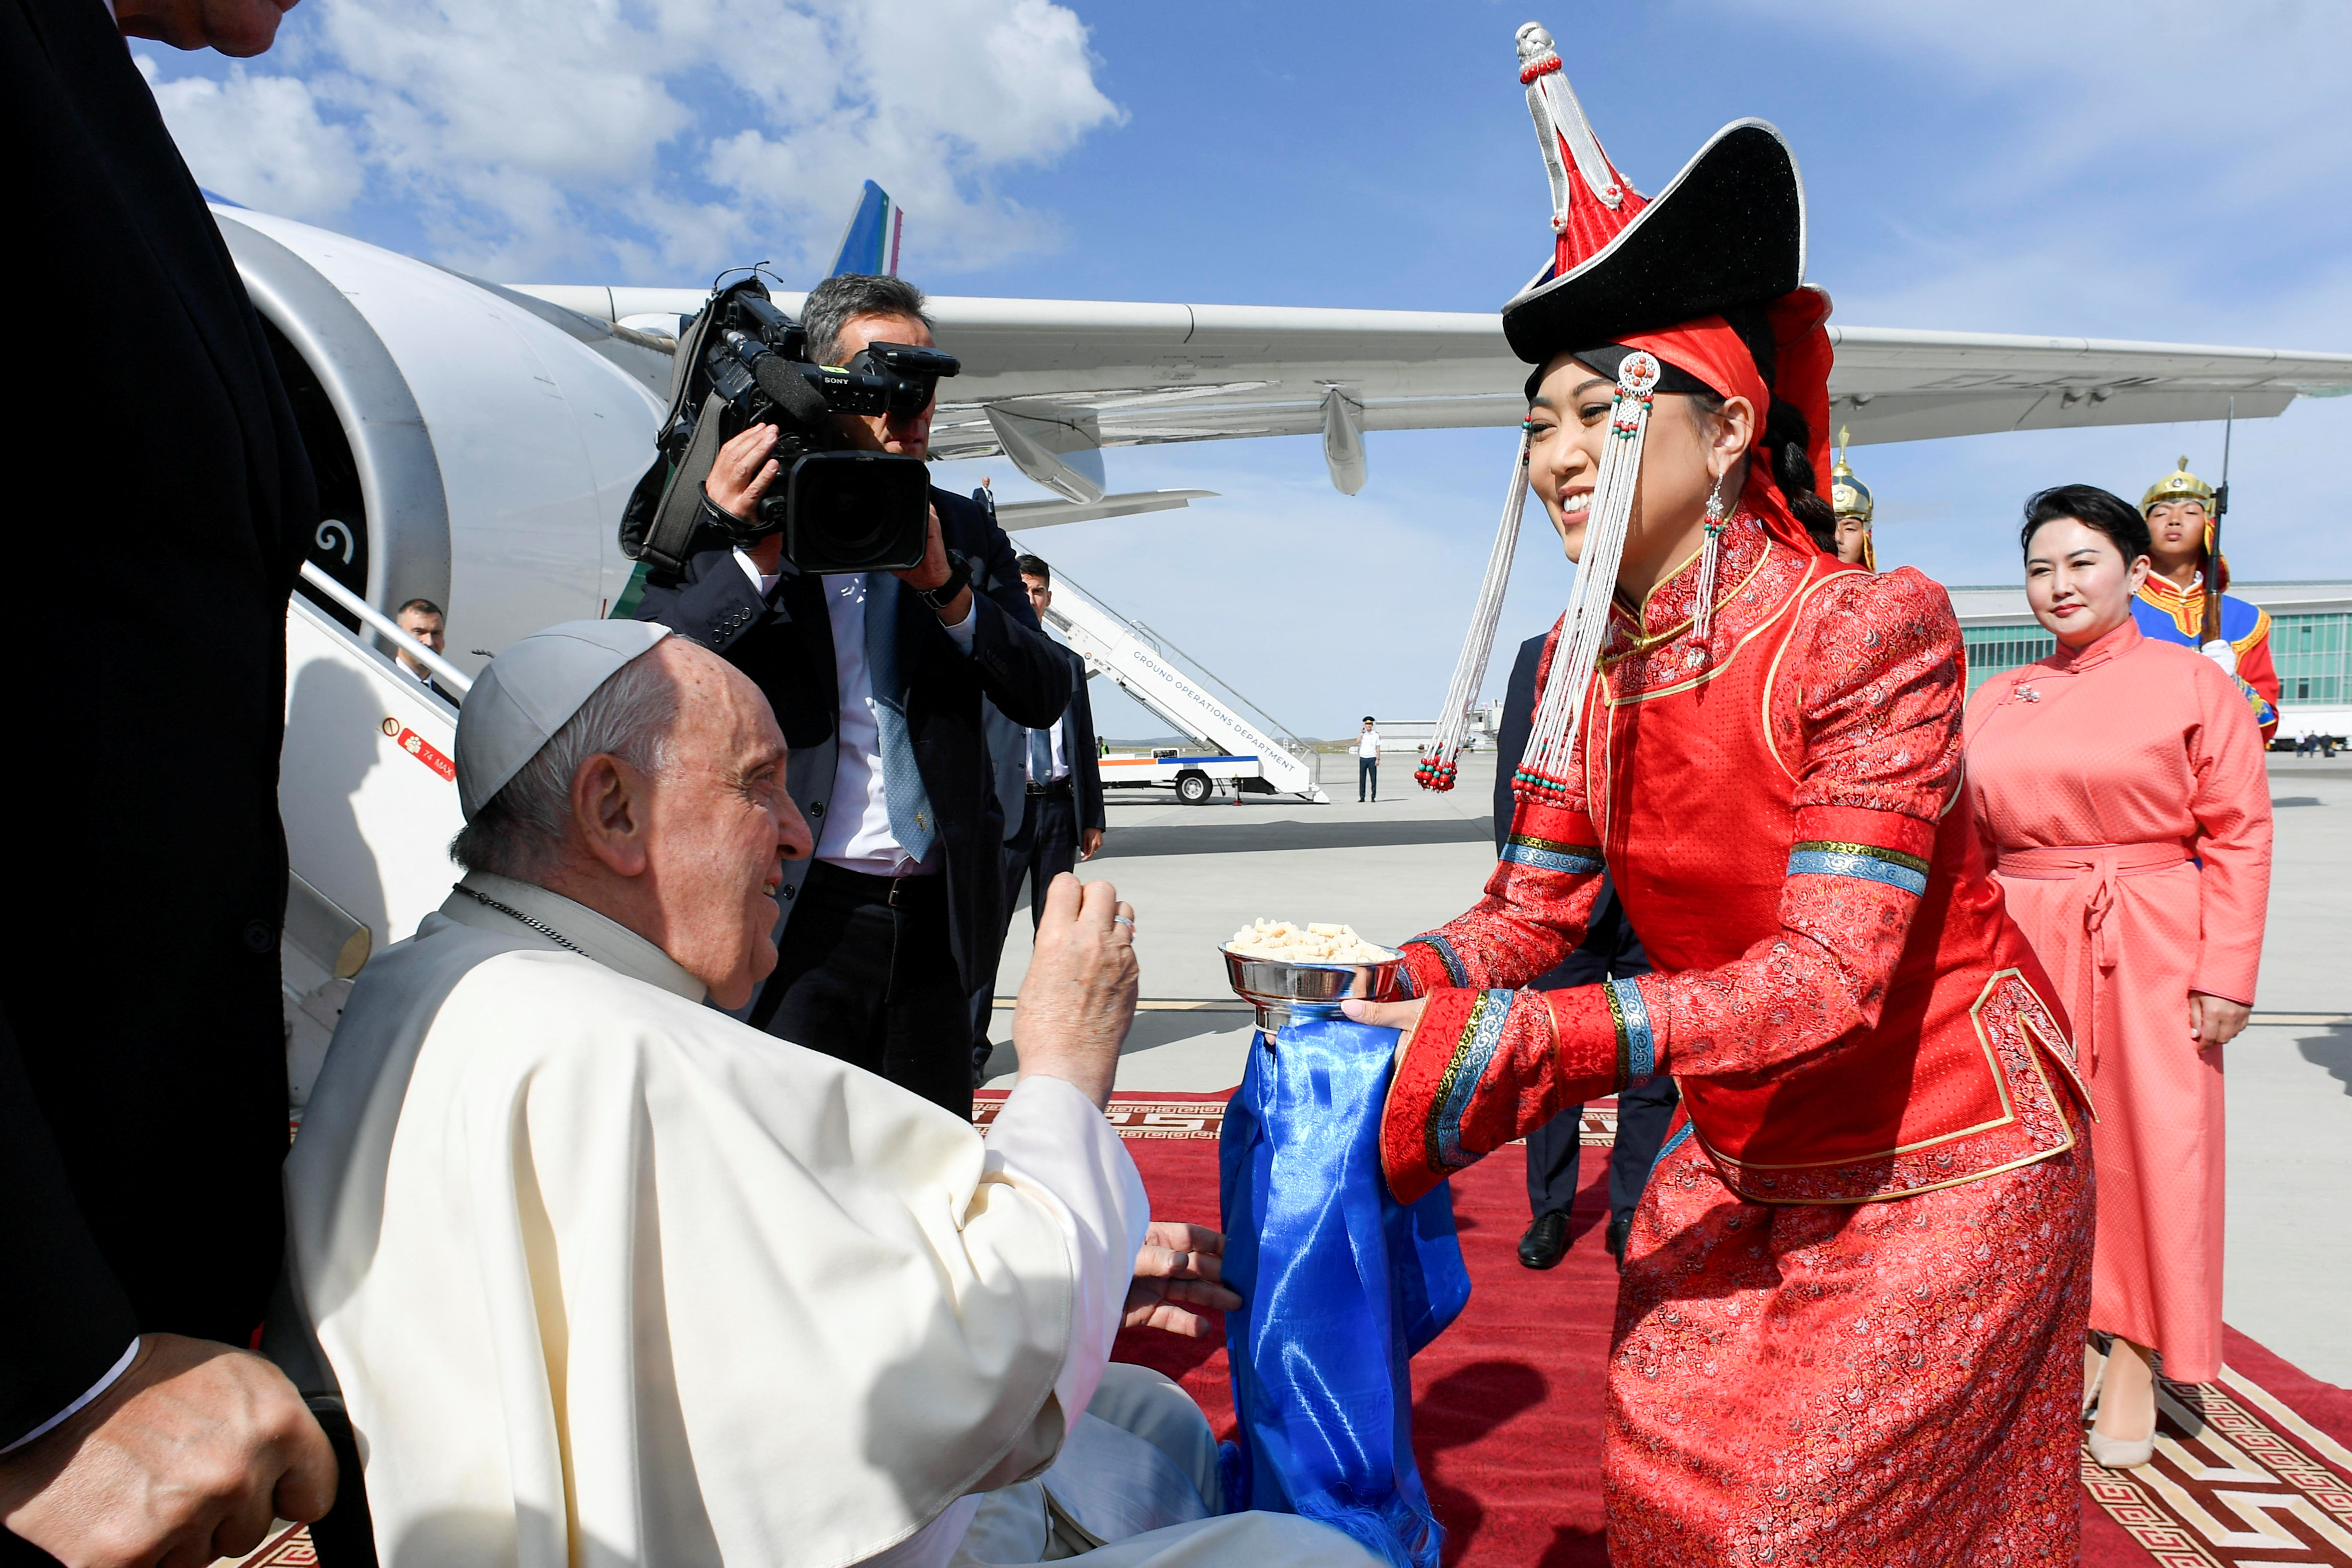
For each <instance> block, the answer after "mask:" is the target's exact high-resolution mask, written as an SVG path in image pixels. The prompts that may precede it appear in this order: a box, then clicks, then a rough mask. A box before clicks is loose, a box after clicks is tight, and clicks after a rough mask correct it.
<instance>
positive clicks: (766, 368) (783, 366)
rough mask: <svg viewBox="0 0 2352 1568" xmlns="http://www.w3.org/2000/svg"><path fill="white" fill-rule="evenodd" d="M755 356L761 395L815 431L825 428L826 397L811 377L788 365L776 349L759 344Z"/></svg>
mask: <svg viewBox="0 0 2352 1568" xmlns="http://www.w3.org/2000/svg"><path fill="white" fill-rule="evenodd" d="M750 357H751V379H752V381H754V382H755V383H757V384H758V385H759V388H760V392H761V395H762V396H764V397H766V398H767V400H768V401H769V402H771V403H772V404H774V405H776V406H777V407H779V408H781V409H782V410H783V411H784V412H785V413H786V414H789V415H790V416H792V417H793V419H794V420H796V421H797V422H799V423H800V424H801V425H803V426H806V427H808V428H809V429H811V430H822V429H824V421H825V416H826V415H827V414H828V413H829V412H831V411H830V410H829V409H827V408H826V407H825V403H824V394H823V393H821V392H819V391H818V390H817V389H816V388H815V387H814V386H811V385H810V384H808V378H807V377H806V376H804V375H803V374H801V373H800V372H799V371H797V370H795V369H793V367H792V365H791V364H790V363H787V362H786V361H785V360H784V358H783V356H782V355H781V354H779V353H776V352H775V351H774V350H772V349H770V348H768V347H766V346H765V345H764V344H761V345H759V352H758V353H756V354H753V355H751V356H750Z"/></svg>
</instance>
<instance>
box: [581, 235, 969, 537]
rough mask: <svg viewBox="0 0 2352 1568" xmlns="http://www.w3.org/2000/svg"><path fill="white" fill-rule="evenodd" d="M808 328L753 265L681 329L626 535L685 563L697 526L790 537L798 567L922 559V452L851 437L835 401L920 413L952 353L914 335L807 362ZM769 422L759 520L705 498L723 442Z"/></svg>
mask: <svg viewBox="0 0 2352 1568" xmlns="http://www.w3.org/2000/svg"><path fill="white" fill-rule="evenodd" d="M807 353H808V333H807V331H806V330H805V329H803V327H802V326H801V325H800V323H798V322H797V321H793V319H792V318H791V317H790V316H788V315H786V314H785V313H784V312H783V311H782V310H779V309H778V308H777V307H776V305H775V303H774V301H773V300H770V299H769V297H768V290H767V288H766V286H765V285H764V284H762V283H761V281H760V279H758V278H757V277H751V278H746V279H742V280H740V281H739V282H736V283H733V284H730V286H729V287H727V288H726V289H722V290H720V291H719V294H718V295H717V296H716V297H714V298H713V299H712V300H711V301H710V303H709V305H708V306H706V307H705V308H704V310H703V311H702V313H701V314H700V315H698V316H697V317H696V318H695V319H694V321H692V322H691V323H689V324H688V327H687V328H686V330H685V331H682V332H681V333H679V335H678V345H677V367H676V369H675V370H674V372H673V374H672V380H671V396H670V412H669V417H668V419H667V421H666V422H665V423H664V424H663V426H662V429H661V433H660V435H659V436H657V437H656V447H658V448H659V449H660V454H661V455H660V457H659V458H657V459H656V462H655V463H654V466H653V468H651V469H649V470H647V472H646V477H645V478H644V479H642V480H640V481H639V482H638V485H637V489H636V492H635V494H634V495H632V496H631V497H630V499H629V505H628V507H627V509H626V510H625V511H624V512H623V513H622V517H621V548H622V550H623V552H625V553H626V554H628V555H629V556H631V557H632V558H635V559H642V560H646V561H649V562H651V563H653V564H654V565H655V566H656V568H657V569H659V570H663V571H672V572H674V571H677V569H678V568H679V567H680V566H681V565H683V564H684V563H685V561H686V560H687V558H688V556H690V555H692V554H693V553H694V552H695V550H696V549H697V548H698V547H699V548H709V544H708V543H701V544H699V545H698V541H697V538H696V535H697V534H698V533H706V534H707V533H709V532H710V531H719V532H722V533H723V534H724V535H725V537H726V538H727V539H728V540H729V541H730V542H732V543H734V544H737V545H745V544H749V543H751V542H752V541H754V540H758V539H763V538H765V537H767V536H768V535H769V534H772V533H777V532H781V533H782V534H783V536H784V557H785V559H787V560H789V561H790V562H792V563H793V565H794V566H796V567H797V568H799V569H800V570H801V571H803V572H808V573H827V572H903V571H906V570H908V569H909V568H911V567H914V566H919V565H920V564H921V563H922V560H923V552H924V549H925V547H926V545H927V543H928V542H929V533H930V521H929V518H930V500H929V490H930V475H929V469H928V468H925V466H924V464H923V461H922V459H921V458H908V457H899V456H897V455H895V454H891V453H887V452H865V451H857V450H855V449H851V448H848V447H844V446H843V445H842V444H841V441H840V439H839V436H838V433H837V432H836V430H835V427H834V423H833V417H832V416H834V415H836V414H859V415H882V414H898V415H912V414H918V413H920V412H921V411H922V410H923V409H924V408H925V407H927V406H928V405H929V404H930V401H931V398H932V397H933V395H935V392H936V389H937V387H938V385H939V382H940V377H941V376H948V375H953V374H956V373H957V372H958V371H959V370H961V368H962V366H961V364H960V363H958V362H957V361H956V359H955V356H953V355H952V354H944V353H940V352H939V351H938V350H936V349H926V348H918V347H915V346H914V345H912V344H908V343H869V344H868V345H866V347H865V348H864V349H861V350H860V351H858V353H857V354H856V357H855V358H853V359H852V360H851V361H850V362H849V363H848V364H846V365H838V366H836V365H821V364H814V363H810V362H809V360H808V358H807ZM754 425H772V426H775V428H776V440H775V445H774V446H772V447H770V448H769V450H768V456H769V457H770V458H773V459H774V460H775V462H776V465H777V474H776V478H775V479H774V481H773V482H772V484H770V485H769V487H768V491H767V493H766V494H765V495H763V496H761V498H760V500H759V502H758V503H757V505H756V507H755V508H754V510H753V515H752V518H751V521H743V520H741V519H739V518H736V517H733V516H730V515H729V514H728V513H726V512H724V511H721V510H719V509H718V508H717V507H714V506H709V505H706V504H704V503H703V500H702V481H703V480H704V479H706V478H708V477H709V472H710V465H711V462H712V460H713V459H714V458H716V457H717V456H718V453H719V447H720V446H721V445H723V444H724V443H725V442H727V441H729V440H730V439H732V438H733V437H735V436H737V435H739V434H740V433H741V432H742V431H744V430H746V429H748V428H750V427H751V426H754Z"/></svg>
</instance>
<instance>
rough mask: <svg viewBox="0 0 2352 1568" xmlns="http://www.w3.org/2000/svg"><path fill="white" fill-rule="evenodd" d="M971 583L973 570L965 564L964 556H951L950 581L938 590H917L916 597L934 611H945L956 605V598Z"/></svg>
mask: <svg viewBox="0 0 2352 1568" xmlns="http://www.w3.org/2000/svg"><path fill="white" fill-rule="evenodd" d="M970 585H971V567H970V566H968V565H966V564H965V563H964V559H963V557H962V556H961V555H955V554H950V555H949V557H948V580H947V581H946V582H944V583H942V584H940V585H939V586H938V587H936V588H917V589H916V590H915V597H917V598H919V599H920V600H922V601H923V603H925V604H926V605H929V606H930V607H931V608H933V609H934V610H944V609H946V608H947V607H948V606H949V605H952V604H954V603H955V596H956V595H958V594H961V593H962V592H963V591H964V589H965V588H966V587H968V586H970Z"/></svg>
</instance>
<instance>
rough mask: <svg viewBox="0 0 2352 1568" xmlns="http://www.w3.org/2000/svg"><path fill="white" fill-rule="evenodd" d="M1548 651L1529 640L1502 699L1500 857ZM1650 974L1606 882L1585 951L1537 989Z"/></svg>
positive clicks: (1565, 961)
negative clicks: (1540, 667)
mask: <svg viewBox="0 0 2352 1568" xmlns="http://www.w3.org/2000/svg"><path fill="white" fill-rule="evenodd" d="M1543 647H1544V639H1543V638H1542V637H1529V638H1528V640H1527V641H1525V642H1523V643H1521V644H1520V645H1519V657H1518V661H1517V663H1515V664H1513V665H1512V666H1511V684H1510V688H1509V690H1508V692H1507V695H1506V696H1505V697H1504V699H1503V730H1502V733H1500V734H1499V735H1496V737H1495V752H1496V762H1495V853H1496V854H1497V855H1500V854H1501V853H1502V852H1503V838H1504V837H1505V836H1506V835H1507V834H1508V833H1509V832H1510V831H1511V811H1512V808H1513V806H1514V805H1516V804H1517V801H1516V799H1515V798H1514V797H1513V795H1512V794H1511V775H1512V774H1513V773H1517V772H1518V771H1519V759H1520V758H1521V757H1524V756H1526V755H1527V754H1528V733H1529V732H1530V731H1533V730H1534V729H1535V727H1536V668H1537V667H1538V665H1540V664H1542V662H1543ZM1649 972H1650V959H1649V955H1648V954H1647V953H1644V952H1643V951H1642V939H1641V938H1640V937H1637V936H1635V935H1634V934H1633V923H1632V922H1631V921H1628V920H1627V919H1626V918H1625V906H1624V905H1623V904H1622V903H1619V902H1618V901H1617V886H1616V884H1615V883H1613V882H1612V881H1609V880H1608V879H1606V878H1605V877H1604V878H1603V879H1602V880H1601V901H1600V902H1599V903H1598V904H1595V905H1594V906H1593V908H1592V925H1591V929H1590V930H1589V931H1586V932H1585V933H1584V945H1583V946H1581V947H1580V948H1578V949H1577V950H1576V951H1575V952H1571V953H1570V954H1569V955H1568V956H1567V957H1566V958H1564V959H1562V960H1560V962H1559V964H1557V965H1556V966H1555V967H1553V968H1552V969H1551V970H1550V971H1549V972H1548V973H1545V974H1544V975H1542V976H1541V977H1540V978H1538V980H1537V981H1536V982H1535V983H1534V989H1536V990H1538V991H1559V990H1565V989H1566V988H1568V987H1569V986H1571V985H1590V984H1592V983H1593V982H1595V981H1597V980H1602V979H1606V978H1608V977H1609V976H1610V975H1611V974H1612V973H1613V974H1618V975H1625V974H1647V973H1649Z"/></svg>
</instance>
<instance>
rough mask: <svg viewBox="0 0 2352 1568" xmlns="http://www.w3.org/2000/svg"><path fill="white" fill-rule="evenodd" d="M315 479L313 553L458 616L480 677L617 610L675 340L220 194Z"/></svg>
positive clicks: (335, 569)
mask: <svg viewBox="0 0 2352 1568" xmlns="http://www.w3.org/2000/svg"><path fill="white" fill-rule="evenodd" d="M213 210H214V215H215V218H216V219H217V221H218V222H219V224H220V229H221V236H222V237H223V238H224V239H225V240H226V241H227V244H228V248H229V252H230V254H231V255H232V256H233V257H235V258H236V265H237V270H238V272H239V273H240V274H241V275H242V276H243V278H244V279H245V285H246V289H247V291H248V292H249V293H250V294H251V295H252V297H253V302H254V304H255V305H256V307H257V308H258V310H260V312H261V316H262V319H263V321H265V322H267V323H268V326H269V328H270V329H271V331H272V347H273V348H274V349H275V350H276V352H277V353H278V370H279V372H280V374H281V376H282V378H283V379H284V381H285V382H286V384H287V391H288V393H289V396H290V397H291V398H292V400H293V404H294V409H295V415H296V418H297V420H298V422H299V426H300V428H301V431H302V437H303V440H304V443H305V444H306V445H307V446H308V447H309V448H310V459H311V465H312V467H313V468H314V469H315V470H316V472H317V475H318V479H319V495H320V518H321V520H322V521H320V524H319V526H318V530H317V532H316V534H315V536H314V538H313V539H312V541H311V546H310V559H311V560H312V561H314V562H316V563H318V565H319V566H320V568H321V569H323V570H324V571H325V572H327V573H328V574H329V575H331V576H332V577H334V578H336V579H337V580H338V581H340V582H341V583H342V584H345V585H346V586H348V587H349V588H351V589H352V591H353V592H354V593H356V594H358V595H361V596H362V597H363V598H365V599H367V600H368V601H369V602H370V603H372V604H374V605H379V606H381V607H382V608H383V609H385V610H387V611H389V610H393V609H395V608H397V606H399V605H402V604H403V603H404V602H406V601H407V600H409V599H412V598H425V599H430V600H432V601H433V602H434V603H436V604H437V605H442V606H444V607H445V608H446V611H447V612H448V616H449V622H448V635H449V647H448V658H449V659H450V660H451V662H452V663H455V664H456V665H457V666H458V667H459V668H462V669H465V670H466V671H467V672H468V673H477V674H478V673H479V671H480V668H481V667H482V665H483V663H484V662H485V661H484V659H483V658H482V657H481V655H479V654H478V653H476V652H475V651H474V650H476V649H482V650H487V651H488V652H490V653H495V652H497V651H498V650H499V648H502V647H505V646H506V645H507V644H509V642H512V641H513V640H515V639H516V638H517V637H523V636H526V635H528V634H529V633H530V632H533V631H536V630H537V629H539V628H540V627H541V626H548V625H551V624H552V623H554V622H557V621H564V620H578V619H583V618H586V617H591V616H603V615H604V614H605V613H607V612H608V611H609V610H610V608H611V606H612V605H613V603H614V600H615V599H617V598H618V597H619V596H620V595H621V592H622V590H623V588H624V587H625V585H626V584H627V582H628V580H629V575H630V572H631V570H632V568H633V566H634V564H635V563H632V562H631V561H630V560H628V558H627V557H625V556H624V555H623V554H622V553H621V552H620V548H619V545H618V543H617V542H616V539H615V534H616V530H617V525H618V523H619V521H620V515H621V509H622V507H623V505H624V504H625V502H626V501H627V500H628V496H629V491H630V489H632V487H634V486H635V483H636V481H637V479H638V478H639V477H640V476H642V475H643V474H644V472H645V470H646V465H647V464H648V463H650V462H651V461H652V460H653V456H654V446H653V437H654V429H655V426H656V425H657V424H658V423H659V422H660V419H661V417H662V415H663V414H664V413H665V412H666V411H667V406H668V395H669V379H670V365H671V363H672V356H671V353H670V352H669V345H668V343H667V342H666V341H665V340H662V339H659V338H656V337H652V336H648V335H646V334H644V333H639V332H635V331H630V330H629V329H627V328H625V327H616V326H614V325H613V324H612V323H610V322H607V321H599V320H596V319H594V318H593V317H589V316H583V315H580V314H578V313H577V312H575V311H572V310H565V309H563V308H562V307H561V306H557V305H552V304H549V303H547V302H546V301H544V300H535V299H532V298H530V296H528V295H524V294H519V293H516V292H514V291H512V290H510V289H501V288H499V287H498V286H497V285H495V284H488V283H482V282H478V281H477V280H475V279H468V278H466V277H464V276H462V275H460V274H458V273H455V272H450V271H447V270H446V269H444V268H438V267H436V266H433V265H432V264H430V263H429V262H424V261H418V260H415V259H414V258H410V257H405V256H401V255H398V254H397V253H395V252H393V251H389V250H384V249H381V248H379V247H375V246H373V245H367V244H364V243H362V242H361V241H359V240H356V239H351V238H348V237H344V236H342V235H338V234H331V233H329V232H327V231H326V230H324V229H320V228H313V227H311V226H309V225H307V224H300V223H295V222H291V221H289V220H288V219H285V218H278V217H270V216H265V215H263V214H259V213H254V212H248V211H246V210H244V209H242V208H237V207H231V206H226V205H215V208H214V209H213Z"/></svg>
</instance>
